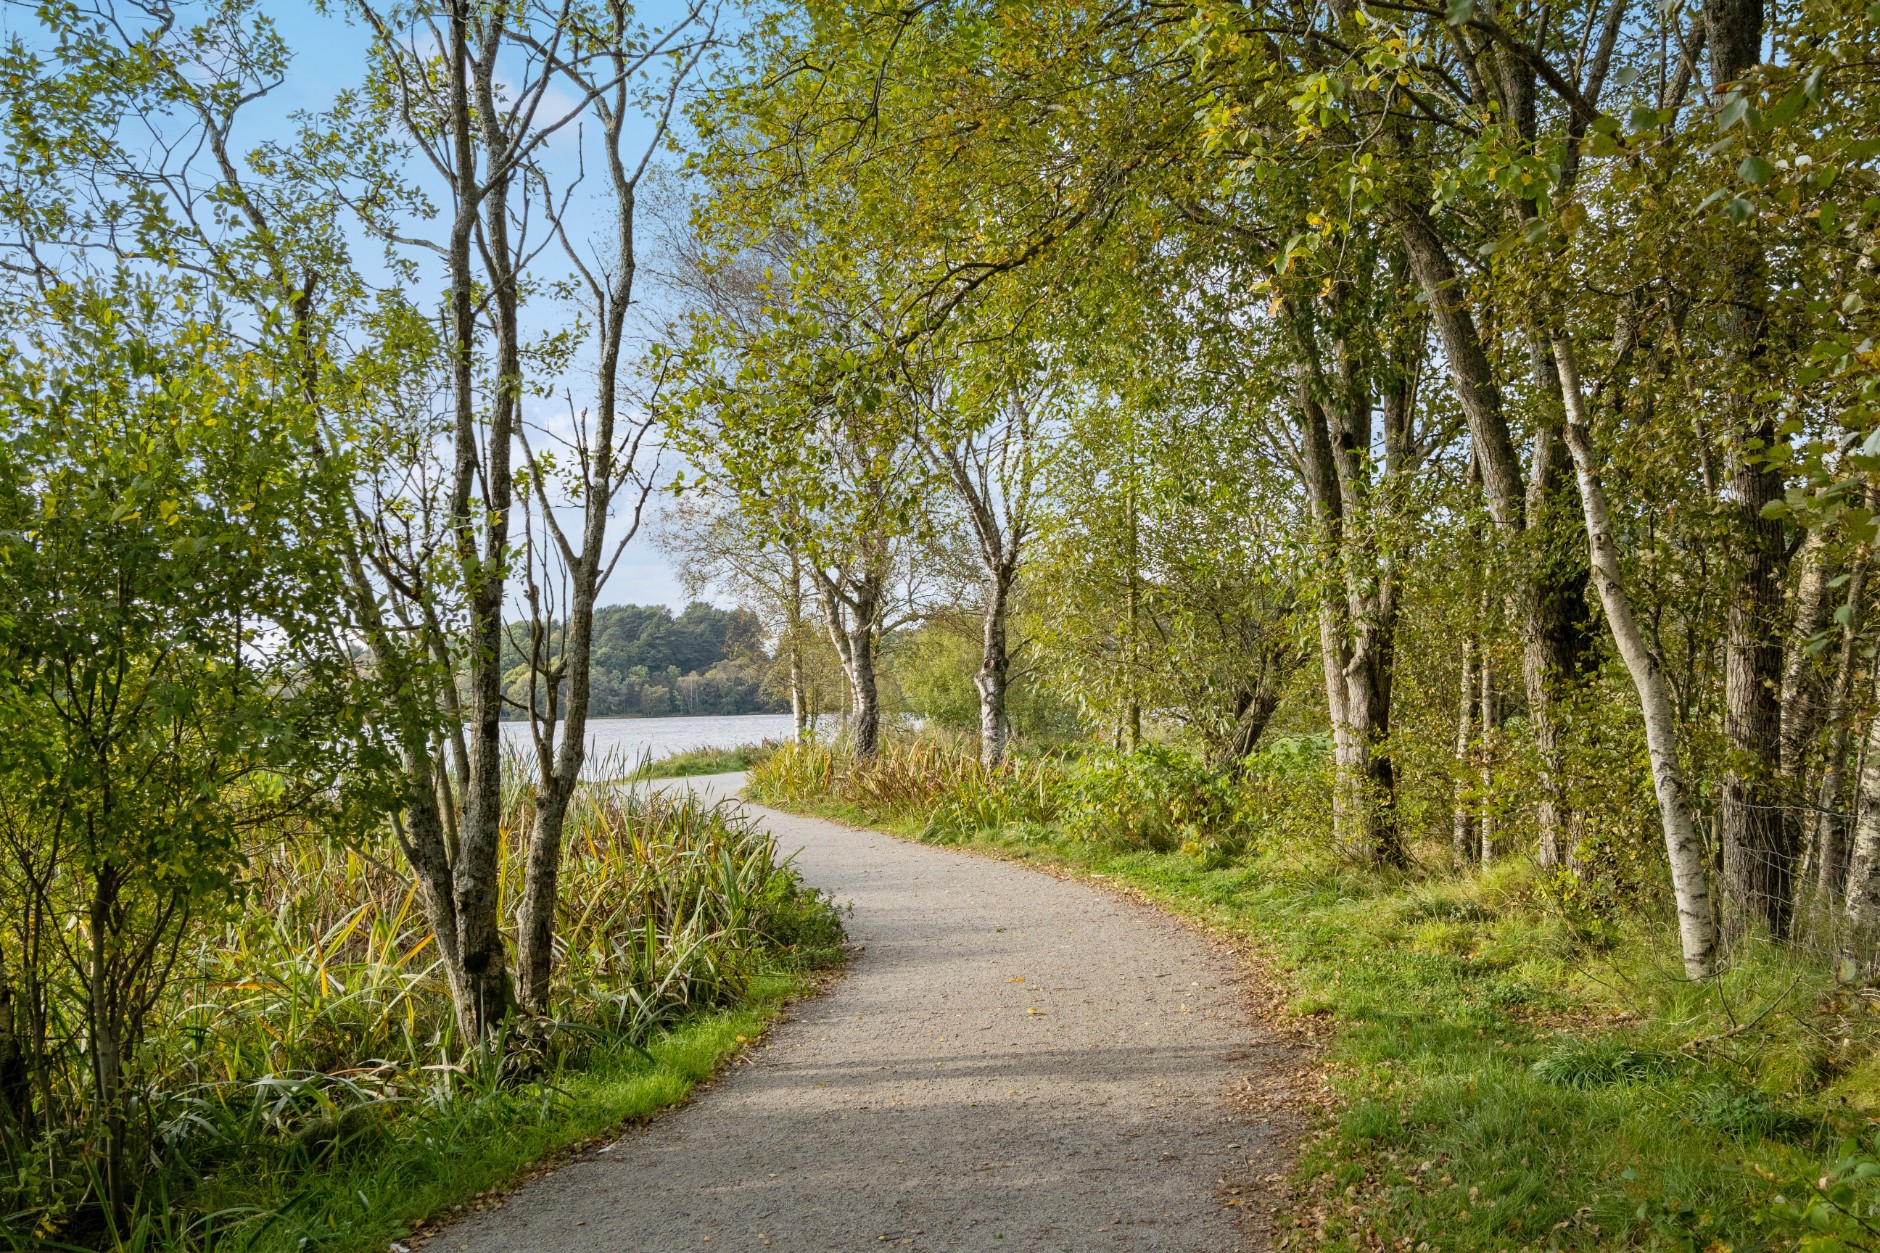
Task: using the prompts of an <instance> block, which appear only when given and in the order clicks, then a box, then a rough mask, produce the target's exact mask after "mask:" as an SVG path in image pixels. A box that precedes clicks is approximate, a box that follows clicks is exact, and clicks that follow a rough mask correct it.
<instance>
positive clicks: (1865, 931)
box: [1843, 717, 1880, 963]
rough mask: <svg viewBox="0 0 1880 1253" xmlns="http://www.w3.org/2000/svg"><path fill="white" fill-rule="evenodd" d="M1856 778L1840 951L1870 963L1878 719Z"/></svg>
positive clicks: (1878, 914)
mask: <svg viewBox="0 0 1880 1253" xmlns="http://www.w3.org/2000/svg"><path fill="white" fill-rule="evenodd" d="M1859 778H1860V782H1859V785H1858V787H1857V788H1856V789H1855V790H1856V800H1855V817H1854V840H1853V847H1852V849H1851V850H1850V852H1851V856H1850V857H1849V860H1848V870H1847V922H1848V931H1847V935H1846V937H1845V939H1844V940H1843V951H1844V952H1845V953H1846V954H1847V956H1848V957H1850V958H1852V959H1855V960H1857V961H1862V962H1867V963H1871V962H1872V961H1873V960H1874V952H1875V947H1874V944H1875V939H1876V937H1880V717H1876V718H1874V719H1873V720H1872V721H1870V722H1869V723H1868V724H1867V742H1866V745H1865V746H1864V748H1863V750H1862V752H1861V763H1860V776H1859Z"/></svg>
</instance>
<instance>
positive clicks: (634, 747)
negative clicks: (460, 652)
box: [503, 714, 794, 775]
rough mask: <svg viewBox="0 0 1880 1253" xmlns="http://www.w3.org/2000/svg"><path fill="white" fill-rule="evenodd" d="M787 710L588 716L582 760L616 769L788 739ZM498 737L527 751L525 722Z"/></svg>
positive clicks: (511, 725)
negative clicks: (707, 714)
mask: <svg viewBox="0 0 1880 1253" xmlns="http://www.w3.org/2000/svg"><path fill="white" fill-rule="evenodd" d="M793 727H794V724H793V723H792V722H791V720H790V715H789V714H722V715H715V716H711V717H700V718H593V719H590V720H589V721H588V727H587V749H588V751H587V759H588V764H589V766H590V767H593V766H596V765H601V766H611V767H613V769H610V770H606V771H604V773H607V774H610V775H611V774H614V773H618V768H619V766H620V764H621V763H623V762H624V763H632V762H637V761H639V760H640V758H642V757H652V758H654V759H658V758H661V757H670V756H672V755H673V754H674V753H683V752H686V751H688V750H690V749H694V748H737V747H738V746H739V745H741V744H755V743H757V742H758V741H760V740H785V739H788V738H790V735H791V732H792V729H793ZM503 739H504V741H505V742H507V743H508V744H510V745H511V746H513V747H515V748H517V749H519V750H521V751H524V752H527V751H529V748H530V745H529V724H528V723H526V722H505V723H503Z"/></svg>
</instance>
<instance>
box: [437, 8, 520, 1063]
mask: <svg viewBox="0 0 1880 1253" xmlns="http://www.w3.org/2000/svg"><path fill="white" fill-rule="evenodd" d="M445 60H446V61H447V63H448V67H449V74H450V99H449V116H448V118H447V125H448V126H449V128H450V131H451V139H452V143H453V147H454V149H455V155H456V158H457V172H456V177H457V179H458V182H459V185H458V187H457V188H456V195H457V217H456V220H455V222H454V223H453V227H452V231H451V240H450V249H449V254H448V265H449V274H450V288H451V308H452V319H451V334H452V352H453V362H452V366H453V378H452V390H453V397H452V399H453V403H454V408H455V426H456V430H455V442H456V447H455V450H454V451H455V481H454V483H453V490H452V500H451V517H452V520H453V525H454V527H455V529H456V531H457V550H458V560H459V562H460V564H461V565H462V567H463V575H464V586H465V588H466V590H467V593H468V595H467V597H466V599H467V601H468V605H467V609H468V618H469V623H468V627H467V629H466V630H465V636H466V641H465V642H466V644H467V645H468V652H469V658H468V669H469V684H468V686H469V689H470V690H469V697H470V700H469V711H468V712H469V721H470V745H469V758H470V770H469V777H468V779H467V780H466V781H465V788H464V804H463V810H462V825H461V827H460V829H459V844H458V857H457V859H456V862H455V864H453V865H452V867H451V879H452V897H453V899H454V902H455V912H456V917H457V940H458V944H459V945H460V946H461V949H460V951H461V956H462V968H463V978H464V981H465V994H466V996H467V997H468V1002H469V1009H470V1016H471V1019H472V1022H473V1025H474V1027H475V1030H474V1032H473V1033H472V1039H471V1040H470V1041H468V1042H469V1043H471V1044H481V1043H482V1042H483V1041H484V1040H485V1039H486V1038H487V1037H488V1036H489V1035H490V1033H491V1032H492V1030H493V1029H494V1027H495V1025H496V1024H497V1023H498V1022H500V1021H501V1020H502V1018H503V1016H504V1015H505V1014H506V1013H507V1012H508V1010H509V1006H510V1002H511V989H510V983H509V968H508V961H507V955H506V953H505V951H504V946H503V935H502V929H501V926H500V923H499V919H498V917H497V908H498V901H497V863H498V859H499V857H500V856H501V842H502V813H501V808H502V738H501V735H502V727H501V718H502V673H501V670H500V667H501V664H502V663H501V658H502V632H503V621H502V613H503V601H504V595H503V593H504V587H505V579H504V562H505V561H506V559H507V556H508V548H509V510H510V497H511V491H512V483H511V478H510V449H509V444H510V440H511V438H512V436H513V431H512V429H511V424H512V416H513V412H514V408H515V403H516V400H517V390H516V389H517V386H518V383H519V374H520V362H519V345H518V342H517V338H516V335H517V325H516V298H517V294H518V293H517V290H516V286H515V283H514V281H513V278H514V276H513V275H507V274H505V273H503V272H501V271H499V272H497V273H492V274H491V275H490V276H489V284H488V286H489V288H490V291H489V297H490V303H491V305H492V306H493V308H492V310H491V317H492V320H493V321H494V323H495V325H496V329H497V386H496V387H495V389H494V395H493V397H492V403H491V414H490V422H489V426H488V432H487V435H488V438H487V458H485V448H484V441H481V440H479V439H478V431H477V424H476V417H475V410H476V403H477V393H476V380H475V377H474V370H473V364H474V361H475V341H476V335H477V315H476V303H477V297H478V294H479V288H480V287H481V284H479V283H478V282H477V280H476V276H475V274H474V272H473V270H472V267H471V253H470V250H471V243H472V238H473V236H474V234H475V231H476V227H477V224H478V212H479V207H480V208H481V210H482V213H483V216H484V228H485V231H486V234H487V241H488V253H489V256H490V259H491V260H492V262H494V263H496V264H498V265H499V266H500V265H501V264H502V263H503V261H504V260H505V259H507V258H508V256H509V247H508V227H509V210H508V196H507V189H506V187H505V183H506V179H505V178H502V177H498V178H497V179H495V180H493V181H492V183H491V185H490V186H489V187H488V188H487V190H486V191H485V192H484V194H483V197H482V203H481V205H480V206H479V202H478V199H477V197H476V189H475V186H474V184H475V182H476V171H477V169H478V166H477V161H476V152H477V147H476V141H475V136H473V133H472V132H473V129H474V127H475V126H476V125H477V122H478V119H479V117H481V120H482V124H483V126H484V127H485V128H486V129H488V128H491V127H494V126H496V125H497V122H496V118H497V117H499V116H500V113H499V112H498V111H497V110H496V109H495V105H494V86H493V84H492V82H491V81H490V80H491V76H492V75H493V73H494V66H493V65H491V64H486V63H485V61H483V60H481V59H478V60H474V61H473V59H472V57H471V55H470V13H469V6H468V5H467V4H464V3H453V4H452V5H451V6H450V46H449V48H448V49H446V53H445ZM473 65H474V70H475V72H474V73H472V66H473ZM473 89H474V92H475V95H476V106H475V108H472V105H471V100H470V96H471V92H472V90H473ZM485 138H486V139H487V136H486V137H485ZM484 147H485V150H486V151H501V149H502V145H501V144H500V143H498V144H497V145H496V146H495V147H494V149H491V148H490V146H489V145H488V144H487V142H486V143H485V145H484ZM479 482H480V483H481V484H483V487H484V491H485V498H484V499H483V501H482V502H481V506H480V507H479V508H475V509H473V508H472V491H473V489H474V488H475V487H476V486H477V484H478V483H479ZM479 519H481V520H482V522H483V527H484V529H483V534H482V540H483V542H482V545H481V551H480V552H479V546H478V543H477V523H478V521H479Z"/></svg>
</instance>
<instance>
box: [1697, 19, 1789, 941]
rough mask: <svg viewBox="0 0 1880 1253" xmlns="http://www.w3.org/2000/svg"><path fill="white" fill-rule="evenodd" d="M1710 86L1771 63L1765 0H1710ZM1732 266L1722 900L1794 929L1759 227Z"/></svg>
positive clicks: (1732, 239)
mask: <svg viewBox="0 0 1880 1253" xmlns="http://www.w3.org/2000/svg"><path fill="white" fill-rule="evenodd" d="M1704 23H1705V27H1706V30H1707V32H1708V41H1707V42H1708V43H1709V47H1710V69H1711V75H1710V78H1711V89H1712V93H1713V99H1714V101H1715V102H1716V103H1717V104H1721V102H1722V98H1723V95H1724V93H1725V91H1726V90H1727V89H1728V88H1729V87H1730V86H1731V85H1732V84H1734V83H1735V82H1736V81H1737V80H1739V79H1740V78H1742V76H1743V75H1744V74H1745V73H1746V72H1748V71H1749V70H1750V69H1752V68H1753V67H1754V66H1755V65H1756V64H1757V63H1758V62H1760V61H1761V60H1762V36H1763V6H1762V0H1705V3H1704ZM1724 239H1725V248H1724V255H1723V257H1722V258H1721V266H1722V269H1723V271H1724V273H1725V275H1726V276H1727V282H1728V288H1729V290H1728V295H1727V296H1726V298H1725V305H1724V308H1723V311H1722V313H1721V315H1720V317H1719V326H1718V329H1719V331H1720V332H1721V338H1722V341H1723V342H1722V353H1721V356H1722V357H1723V368H1724V378H1723V380H1722V391H1723V395H1724V405H1725V408H1726V410H1727V413H1726V422H1727V429H1728V430H1729V441H1730V451H1731V463H1732V464H1731V475H1730V496H1731V503H1732V506H1733V507H1732V510H1731V514H1732V517H1731V522H1732V530H1733V532H1734V535H1733V540H1734V542H1733V544H1732V549H1733V552H1732V556H1733V558H1734V559H1735V562H1736V567H1737V568H1736V578H1735V581H1734V586H1733V587H1732V589H1731V597H1730V611H1729V622H1728V628H1727V633H1726V638H1725V644H1724V658H1725V661H1724V734H1725V736H1726V737H1727V738H1728V740H1729V743H1730V766H1729V769H1728V770H1727V771H1726V773H1725V775H1724V779H1723V788H1722V794H1721V798H1720V799H1721V804H1720V807H1719V817H1720V820H1721V827H1722V833H1723V880H1724V897H1725V900H1726V901H1727V902H1728V903H1729V906H1730V914H1731V916H1732V918H1733V920H1734V921H1735V922H1736V923H1737V924H1738V925H1758V924H1759V925H1762V926H1766V927H1767V928H1768V929H1769V931H1770V933H1771V934H1773V935H1778V936H1780V935H1784V934H1786V933H1787V931H1788V926H1789V917H1790V913H1791V910H1792V907H1793V903H1794V885H1793V873H1794V862H1795V843H1794V836H1795V824H1793V823H1791V822H1788V821H1785V817H1784V813H1783V805H1784V803H1785V798H1784V796H1783V794H1782V777H1781V774H1782V769H1781V767H1782V763H1781V748H1780V745H1781V739H1782V711H1781V708H1780V707H1779V705H1778V703H1777V696H1778V693H1779V692H1780V690H1781V683H1782V672H1783V664H1782V642H1783V635H1784V634H1785V631H1786V627H1785V624H1784V623H1783V622H1782V583H1783V578H1782V575H1783V563H1784V560H1785V556H1786V553H1785V546H1784V544H1783V539H1782V523H1781V522H1780V521H1779V520H1777V519H1772V518H1766V517H1764V516H1763V510H1764V509H1765V508H1766V507H1767V506H1768V505H1770V504H1772V503H1774V502H1776V501H1778V500H1780V499H1781V498H1782V486H1783V485H1782V473H1781V471H1780V470H1779V469H1776V468H1775V467H1774V466H1772V465H1771V464H1770V461H1769V458H1768V452H1769V450H1770V449H1772V448H1773V446H1774V445H1775V443H1776V439H1777V433H1776V429H1775V423H1774V421H1773V420H1772V417H1771V415H1770V413H1769V412H1768V406H1767V405H1766V404H1759V403H1758V402H1756V401H1755V400H1753V399H1752V398H1751V393H1752V391H1753V389H1755V388H1756V387H1758V386H1760V385H1761V384H1762V382H1763V378H1762V370H1761V368H1760V362H1761V360H1762V356H1763V349H1764V336H1765V329H1766V321H1767V317H1766V306H1767V299H1768V282H1769V280H1768V266H1767V262H1766V260H1765V259H1764V256H1763V252H1762V248H1761V246H1760V244H1759V242H1758V241H1757V239H1756V237H1755V234H1754V228H1753V226H1749V225H1745V226H1743V227H1740V228H1736V229H1732V230H1729V231H1727V232H1726V234H1725V237H1724Z"/></svg>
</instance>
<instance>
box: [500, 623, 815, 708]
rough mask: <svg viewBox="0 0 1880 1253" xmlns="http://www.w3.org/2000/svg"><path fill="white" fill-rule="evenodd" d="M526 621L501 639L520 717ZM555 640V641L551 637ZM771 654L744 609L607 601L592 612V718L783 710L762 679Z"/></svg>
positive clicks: (784, 700) (525, 682) (507, 682)
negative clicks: (678, 608)
mask: <svg viewBox="0 0 1880 1253" xmlns="http://www.w3.org/2000/svg"><path fill="white" fill-rule="evenodd" d="M528 640H529V636H528V626H527V624H526V623H515V624H512V625H511V627H510V628H509V630H508V632H507V633H506V637H505V639H504V643H503V675H504V689H505V691H506V692H507V693H508V695H509V698H510V700H512V701H513V702H515V704H516V706H517V708H512V709H511V710H510V711H508V714H507V716H509V717H513V718H519V717H521V716H522V709H521V707H523V706H526V705H527V704H528V700H529V667H528V664H527V661H526V659H525V658H524V656H523V652H522V650H523V649H524V648H526V647H527V646H528ZM557 643H559V640H557ZM770 664H771V657H770V653H769V650H768V649H767V648H766V646H765V640H764V630H763V626H762V625H761V624H760V623H759V622H758V620H757V615H755V614H753V613H751V612H750V611H749V610H748V609H719V608H716V607H715V606H712V605H708V604H706V603H705V602H703V601H694V602H693V603H692V604H690V605H688V606H686V609H685V612H684V613H681V614H677V615H675V614H674V613H673V612H672V610H670V609H668V608H666V606H664V605H608V606H605V607H604V608H600V609H596V610H595V611H594V695H593V704H592V705H591V707H590V710H589V715H590V716H591V717H596V718H617V717H624V718H651V717H660V716H663V715H668V714H750V713H778V712H784V713H787V712H789V708H790V705H789V698H788V695H787V694H785V693H779V692H777V691H775V690H773V689H772V687H771V685H770V684H768V683H767V682H766V675H767V673H768V671H769V669H770Z"/></svg>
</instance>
